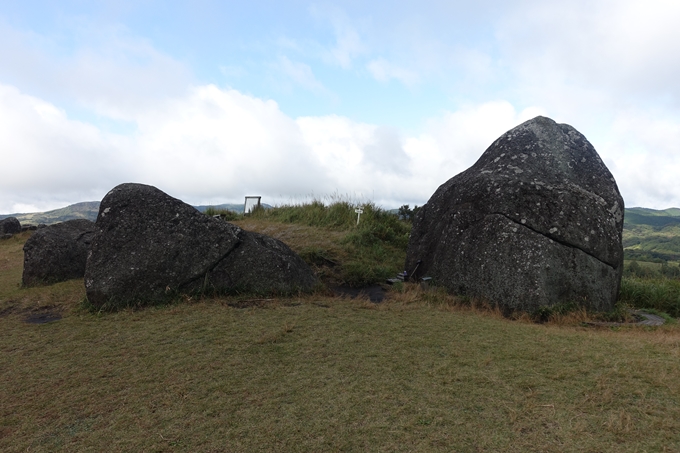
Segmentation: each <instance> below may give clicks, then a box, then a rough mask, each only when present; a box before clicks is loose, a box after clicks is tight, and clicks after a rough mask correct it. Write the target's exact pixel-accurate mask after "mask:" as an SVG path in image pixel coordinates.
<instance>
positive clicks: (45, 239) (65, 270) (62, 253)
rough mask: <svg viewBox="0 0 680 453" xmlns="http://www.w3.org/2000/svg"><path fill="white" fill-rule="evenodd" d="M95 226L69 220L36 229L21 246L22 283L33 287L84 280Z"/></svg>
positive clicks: (87, 222)
mask: <svg viewBox="0 0 680 453" xmlns="http://www.w3.org/2000/svg"><path fill="white" fill-rule="evenodd" d="M94 233H95V224H94V222H90V221H89V220H84V219H79V220H68V221H66V222H62V223H56V224H54V225H50V226H47V227H45V228H41V229H39V230H37V231H36V232H35V233H33V235H32V236H31V237H30V238H28V240H27V241H26V244H24V273H23V277H22V284H23V285H24V286H36V285H45V284H52V283H56V282H61V281H65V280H70V279H72V278H83V276H84V275H85V263H86V261H87V253H88V251H89V249H90V243H91V241H92V238H93V237H94Z"/></svg>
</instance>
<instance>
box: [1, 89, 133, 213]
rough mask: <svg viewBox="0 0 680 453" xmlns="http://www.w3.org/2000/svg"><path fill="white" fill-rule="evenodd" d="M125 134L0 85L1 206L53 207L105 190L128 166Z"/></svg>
mask: <svg viewBox="0 0 680 453" xmlns="http://www.w3.org/2000/svg"><path fill="white" fill-rule="evenodd" d="M129 144H130V141H129V140H128V139H127V138H124V137H120V136H113V135H107V134H103V133H102V132H101V131H99V130H98V129H97V128H96V127H94V126H92V125H89V124H85V123H81V122H78V121H73V120H69V119H68V118H67V116H66V114H65V113H64V112H63V111H62V110H60V109H58V108H56V107H55V106H54V105H52V104H50V103H47V102H45V101H43V100H41V99H38V98H35V97H33V96H27V95H25V94H22V93H20V92H19V91H18V90H17V89H16V88H14V87H11V86H7V85H0V149H2V160H3V162H2V165H1V166H0V192H1V195H0V200H2V202H1V203H0V209H2V211H8V210H12V209H15V206H14V205H19V206H18V207H20V205H21V204H36V203H38V202H40V203H41V204H42V205H47V206H54V205H55V204H56V203H58V201H59V200H65V199H69V198H71V197H78V201H84V200H83V198H84V199H91V198H89V197H91V196H93V195H95V196H96V194H100V193H102V191H103V190H104V189H106V188H110V187H111V186H112V185H114V184H117V183H118V182H120V181H119V180H118V179H116V175H117V174H119V173H120V172H121V169H123V168H129V158H130V155H129V154H128V153H127V151H126V150H127V149H129V148H128V146H129Z"/></svg>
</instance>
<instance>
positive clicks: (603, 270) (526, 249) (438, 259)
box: [406, 116, 624, 311]
mask: <svg viewBox="0 0 680 453" xmlns="http://www.w3.org/2000/svg"><path fill="white" fill-rule="evenodd" d="M623 211H624V205H623V199H622V198H621V195H620V193H619V190H618V188H617V186H616V181H615V180H614V178H613V176H612V174H611V173H610V172H609V170H608V169H607V167H606V166H605V164H604V163H603V162H602V160H601V159H600V157H599V155H598V154H597V152H596V151H595V149H594V148H593V146H592V145H591V144H590V143H589V142H588V140H586V138H585V137H584V136H583V135H581V134H580V133H579V132H578V131H577V130H576V129H574V128H573V127H571V126H569V125H566V124H557V123H555V122H554V121H553V120H551V119H549V118H545V117H540V116H539V117H536V118H534V119H532V120H530V121H527V122H525V123H523V124H521V125H519V126H517V127H516V128H514V129H512V130H510V131H508V132H506V133H505V134H503V135H502V136H501V137H500V138H498V139H497V140H496V141H495V142H494V143H493V144H492V145H491V146H490V147H489V148H488V149H487V150H486V151H485V152H484V154H482V156H481V157H480V158H479V160H478V161H477V162H476V163H475V164H474V165H473V166H472V167H470V168H469V169H467V170H465V171H464V172H462V173H460V174H458V175H456V176H454V177H453V178H451V179H450V180H449V181H447V182H446V183H444V184H443V185H442V186H440V187H439V189H437V191H436V192H435V193H434V195H432V197H431V198H430V200H429V201H428V202H427V204H425V205H424V206H423V207H422V209H421V210H420V212H419V213H418V215H417V216H416V219H415V221H414V225H413V230H412V233H411V239H410V242H409V246H408V252H407V258H406V269H408V270H409V271H411V270H413V269H416V268H417V270H416V275H415V276H416V277H423V276H430V277H432V279H433V281H434V282H435V283H436V284H439V285H442V286H444V287H446V288H447V289H448V290H450V291H451V292H453V293H455V294H461V295H468V296H472V297H478V298H483V299H486V300H487V301H489V302H492V303H494V304H498V305H500V306H501V307H503V308H504V309H506V310H528V311H532V310H535V309H537V308H540V307H549V306H552V305H555V304H560V303H572V302H575V303H579V304H582V305H583V306H585V307H587V308H591V309H595V310H607V309H610V308H612V306H613V305H614V303H615V301H616V298H617V294H618V290H619V285H620V281H621V273H622V271H623V247H622V243H621V233H622V230H623ZM418 262H420V263H419V264H418Z"/></svg>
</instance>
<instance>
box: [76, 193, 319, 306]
mask: <svg viewBox="0 0 680 453" xmlns="http://www.w3.org/2000/svg"><path fill="white" fill-rule="evenodd" d="M96 225H97V234H96V235H95V237H94V239H93V241H92V246H91V249H90V254H89V256H88V259H87V267H86V270H85V289H86V293H87V298H88V300H89V302H90V303H91V304H93V305H94V306H95V307H108V308H118V307H122V306H127V305H134V304H149V303H159V302H165V301H168V300H171V299H172V298H174V297H176V296H177V295H178V294H198V293H205V292H208V293H218V294H219V293H234V292H237V291H250V292H255V293H258V294H268V293H277V294H280V293H297V292H298V291H309V290H311V289H312V288H314V287H315V286H316V284H317V279H316V277H315V276H314V274H313V272H312V271H311V269H310V268H309V266H307V264H306V263H305V262H304V261H303V260H302V259H301V258H300V257H299V256H298V255H296V254H295V253H294V252H293V251H292V250H290V248H288V246H286V245H285V244H283V243H282V242H280V241H278V240H275V239H273V238H269V237H266V236H262V235H258V234H255V233H250V232H246V231H244V230H242V229H241V228H239V227H237V226H235V225H233V224H231V223H228V222H225V221H224V220H221V219H214V218H212V217H210V216H207V215H205V214H203V213H201V212H199V211H198V210H196V209H195V208H193V207H192V206H190V205H188V204H186V203H184V202H182V201H181V200H178V199H176V198H173V197H171V196H169V195H167V194H166V193H164V192H162V191H161V190H159V189H157V188H155V187H152V186H148V185H143V184H132V183H128V184H121V185H119V186H117V187H115V188H114V189H112V190H111V191H110V192H109V193H108V194H106V196H105V197H104V199H103V200H102V202H101V204H100V207H99V215H98V217H97V222H96Z"/></svg>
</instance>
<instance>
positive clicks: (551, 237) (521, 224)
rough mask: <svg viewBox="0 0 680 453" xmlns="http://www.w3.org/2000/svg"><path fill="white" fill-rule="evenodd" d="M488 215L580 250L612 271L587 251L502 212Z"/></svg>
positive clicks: (607, 264) (604, 262)
mask: <svg viewBox="0 0 680 453" xmlns="http://www.w3.org/2000/svg"><path fill="white" fill-rule="evenodd" d="M490 214H494V215H500V216H502V217H505V218H506V219H508V220H509V221H511V222H512V223H514V224H516V225H519V226H521V227H524V228H527V229H529V230H531V231H533V232H534V233H537V234H540V235H541V236H543V237H546V238H548V239H550V240H551V241H555V242H557V243H558V244H560V245H563V246H565V247H569V248H572V249H576V250H580V251H582V252H583V253H585V254H586V255H588V256H591V257H593V258H595V259H596V260H598V261H599V262H600V263H602V264H604V265H605V266H608V267H610V268H612V269H614V266H612V265H611V264H609V263H607V262H606V261H602V260H601V259H600V258H598V257H597V256H595V255H593V254H592V253H590V252H588V251H587V250H583V249H582V248H581V247H578V246H576V245H574V244H570V243H568V242H566V241H563V240H561V239H557V238H556V237H554V236H551V235H550V234H546V233H543V232H542V231H539V230H537V229H535V228H532V227H531V226H530V225H527V224H525V223H520V222H518V221H516V220H515V219H513V218H511V217H509V216H508V215H507V214H503V213H502V212H491V213H490Z"/></svg>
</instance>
